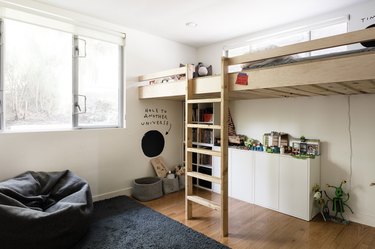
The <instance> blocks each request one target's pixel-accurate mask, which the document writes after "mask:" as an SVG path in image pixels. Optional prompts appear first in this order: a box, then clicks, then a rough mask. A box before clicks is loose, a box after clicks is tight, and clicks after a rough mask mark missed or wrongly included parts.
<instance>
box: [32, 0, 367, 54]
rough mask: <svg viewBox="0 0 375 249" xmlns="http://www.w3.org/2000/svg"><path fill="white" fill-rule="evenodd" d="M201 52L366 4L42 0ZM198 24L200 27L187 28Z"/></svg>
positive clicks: (336, 0) (334, 0) (335, 0)
mask: <svg viewBox="0 0 375 249" xmlns="http://www.w3.org/2000/svg"><path fill="white" fill-rule="evenodd" d="M38 1H39V2H42V3H46V4H49V5H53V6H56V7H60V8H64V9H67V10H72V11H75V12H78V13H82V14H86V15H90V16H93V17H97V18H100V19H102V20H106V21H109V22H112V23H116V24H120V25H123V26H125V27H128V28H132V29H137V30H141V31H145V32H148V33H152V34H155V35H158V36H161V37H165V38H167V39H170V40H174V41H177V42H181V43H184V44H187V45H190V46H193V47H201V46H205V45H208V44H212V43H215V42H219V41H223V40H227V39H231V38H234V37H238V36H242V35H246V34H251V33H254V32H257V31H261V30H264V29H269V28H273V27H277V26H280V25H284V24H288V23H292V22H296V21H299V20H303V19H306V18H310V17H314V16H318V15H321V14H325V13H329V12H332V11H335V10H338V9H341V8H344V7H347V6H349V5H354V4H358V3H360V2H365V1H366V0H303V1H302V0H64V1H62V0H38ZM187 22H195V23H197V24H198V27H196V28H192V27H187V26H186V25H185V23H187Z"/></svg>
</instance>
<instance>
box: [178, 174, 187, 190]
mask: <svg viewBox="0 0 375 249" xmlns="http://www.w3.org/2000/svg"><path fill="white" fill-rule="evenodd" d="M178 185H179V188H180V189H184V188H185V175H179V176H178Z"/></svg>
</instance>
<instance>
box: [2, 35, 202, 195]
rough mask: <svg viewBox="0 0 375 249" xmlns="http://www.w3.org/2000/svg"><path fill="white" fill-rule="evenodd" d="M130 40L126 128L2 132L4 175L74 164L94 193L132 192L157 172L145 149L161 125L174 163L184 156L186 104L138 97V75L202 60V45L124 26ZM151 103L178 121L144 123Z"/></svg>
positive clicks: (170, 162)
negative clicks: (199, 47)
mask: <svg viewBox="0 0 375 249" xmlns="http://www.w3.org/2000/svg"><path fill="white" fill-rule="evenodd" d="M123 30H124V31H126V33H127V45H126V53H127V54H126V79H127V80H126V84H127V86H126V87H127V93H126V112H127V114H126V119H127V122H126V125H127V127H126V128H125V129H103V130H79V131H64V132H39V133H18V134H0V180H3V179H7V178H10V177H13V176H15V175H17V174H20V173H22V172H24V171H27V170H34V171H57V170H64V169H70V170H72V171H73V172H75V173H76V174H78V175H79V176H81V177H83V178H85V179H87V180H88V181H89V183H90V186H91V190H92V193H93V195H94V196H97V197H98V198H97V199H99V198H104V197H108V196H109V195H108V193H112V195H118V194H123V193H129V191H128V190H129V188H130V187H131V186H132V180H133V179H135V178H139V177H144V176H152V175H154V171H153V169H152V167H151V165H150V163H149V160H150V158H148V157H146V156H145V155H144V154H143V152H142V149H141V139H142V137H143V135H144V133H145V132H147V131H148V130H153V129H156V130H159V131H160V132H162V134H164V137H165V148H164V151H163V152H162V154H161V156H163V157H164V158H165V161H166V163H167V164H168V165H170V166H171V167H172V166H173V165H176V164H178V163H180V161H181V153H182V151H181V141H182V114H181V111H182V104H180V102H174V101H160V100H157V101H155V100H154V101H152V100H147V101H140V100H138V91H137V86H136V82H137V77H138V76H139V75H141V74H146V73H150V72H156V71H160V70H165V69H169V68H173V67H178V66H179V63H180V62H181V63H193V62H194V61H196V50H195V49H193V48H190V47H188V46H185V45H181V44H178V43H176V42H172V41H169V40H166V39H163V38H159V37H156V36H153V35H149V34H146V33H142V32H138V31H135V30H131V29H126V28H123ZM145 108H158V109H159V111H160V109H165V110H166V111H167V116H168V121H169V122H170V123H171V124H172V129H171V131H170V133H169V135H165V132H166V130H167V129H168V127H166V126H163V125H153V126H142V125H141V122H142V121H144V117H143V116H144V109H145Z"/></svg>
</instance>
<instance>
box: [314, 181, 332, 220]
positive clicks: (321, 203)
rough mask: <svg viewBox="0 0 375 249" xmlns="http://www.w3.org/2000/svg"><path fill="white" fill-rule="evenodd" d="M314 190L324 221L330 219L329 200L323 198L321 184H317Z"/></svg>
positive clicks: (315, 199)
mask: <svg viewBox="0 0 375 249" xmlns="http://www.w3.org/2000/svg"><path fill="white" fill-rule="evenodd" d="M312 190H313V192H314V201H315V202H316V203H317V204H318V205H319V211H320V214H321V215H322V217H323V219H324V221H327V220H330V216H329V208H328V206H327V202H326V201H325V200H324V198H323V195H322V190H321V189H320V186H319V185H318V184H316V185H315V186H314V187H313V189H312Z"/></svg>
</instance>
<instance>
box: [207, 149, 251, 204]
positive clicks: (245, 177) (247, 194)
mask: <svg viewBox="0 0 375 249" xmlns="http://www.w3.org/2000/svg"><path fill="white" fill-rule="evenodd" d="M213 150H220V148H219V147H213ZM253 171H254V156H253V152H252V151H247V150H238V149H233V148H229V149H228V195H229V197H232V198H236V199H238V200H242V201H246V202H249V203H254V180H253V179H254V172H253ZM212 175H213V176H217V177H220V158H219V157H213V158H212ZM212 190H213V191H214V192H215V193H220V184H215V183H214V184H213V185H212Z"/></svg>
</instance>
